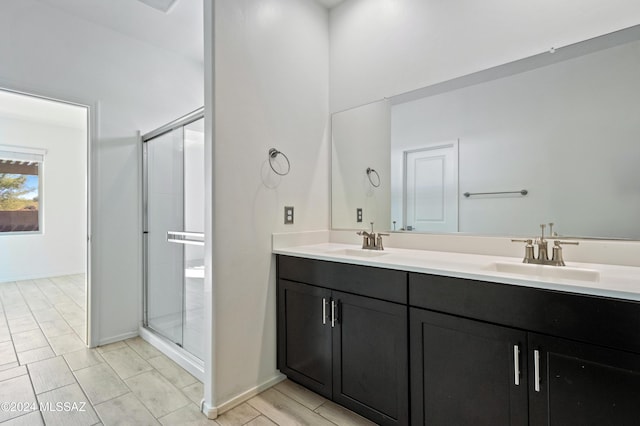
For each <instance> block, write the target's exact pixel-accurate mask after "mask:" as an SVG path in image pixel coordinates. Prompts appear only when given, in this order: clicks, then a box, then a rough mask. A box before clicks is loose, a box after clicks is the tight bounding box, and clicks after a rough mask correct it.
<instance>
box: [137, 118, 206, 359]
mask: <svg viewBox="0 0 640 426" xmlns="http://www.w3.org/2000/svg"><path fill="white" fill-rule="evenodd" d="M203 115H204V112H203V110H202V109H199V110H197V111H194V112H192V113H191V114H188V115H186V116H184V117H182V118H180V119H178V120H176V121H174V122H171V123H169V124H167V125H165V126H163V127H161V128H159V129H157V130H154V131H152V132H150V133H147V134H145V135H143V136H142V144H143V198H144V200H143V205H144V224H143V241H144V296H143V299H144V300H143V305H144V306H143V310H144V314H143V326H144V331H145V333H141V335H142V336H143V338H145V335H146V334H147V333H146V331H150V332H151V333H152V335H153V336H152V337H153V339H152V340H151V339H150V341H151V342H152V343H154V342H155V343H158V342H159V343H160V344H159V345H156V346H157V347H159V348H160V349H161V350H162V349H163V348H164V349H169V351H170V352H171V353H172V354H173V355H174V356H175V355H176V354H178V355H177V356H179V357H185V358H188V359H189V362H190V364H194V363H195V365H201V364H202V362H201V360H202V359H203V350H204V342H203V332H202V331H203V320H204V318H203V315H204V312H203V310H204V306H203V299H204V183H205V178H204V118H203ZM176 347H177V348H181V349H175V348H176ZM167 355H169V354H167ZM172 358H173V357H172ZM194 361H195V362H194Z"/></svg>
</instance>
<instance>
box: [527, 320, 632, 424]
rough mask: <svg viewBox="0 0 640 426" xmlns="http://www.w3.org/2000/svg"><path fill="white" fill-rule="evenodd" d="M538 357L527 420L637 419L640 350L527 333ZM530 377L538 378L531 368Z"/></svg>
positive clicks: (620, 421)
mask: <svg viewBox="0 0 640 426" xmlns="http://www.w3.org/2000/svg"><path fill="white" fill-rule="evenodd" d="M529 346H530V348H532V353H533V354H534V356H535V357H538V359H539V361H538V362H539V367H538V369H537V370H538V377H539V384H538V386H536V385H535V382H534V386H532V387H531V388H530V390H529V401H530V403H529V410H530V417H531V425H580V426H582V425H594V426H595V425H598V426H599V425H616V426H617V425H620V426H622V425H630V426H631V425H637V424H638V422H640V355H638V354H633V353H629V352H624V351H618V350H613V349H609V348H603V347H601V346H596V345H588V344H584V343H578V342H574V341H571V340H567V339H558V338H554V337H549V336H543V335H539V334H534V333H530V334H529ZM529 375H530V377H531V379H530V380H536V377H535V376H536V372H535V369H534V368H530V372H529Z"/></svg>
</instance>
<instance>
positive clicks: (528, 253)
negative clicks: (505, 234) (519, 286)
mask: <svg viewBox="0 0 640 426" xmlns="http://www.w3.org/2000/svg"><path fill="white" fill-rule="evenodd" d="M511 242H512V243H527V245H525V246H524V258H523V259H522V263H533V261H534V259H535V255H534V253H533V240H532V239H531V238H529V239H526V240H511Z"/></svg>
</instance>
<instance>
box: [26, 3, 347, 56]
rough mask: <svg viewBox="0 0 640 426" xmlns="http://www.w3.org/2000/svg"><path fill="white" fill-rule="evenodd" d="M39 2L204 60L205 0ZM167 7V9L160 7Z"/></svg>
mask: <svg viewBox="0 0 640 426" xmlns="http://www.w3.org/2000/svg"><path fill="white" fill-rule="evenodd" d="M37 1H39V2H41V3H45V4H47V5H49V6H51V7H54V8H57V9H59V10H61V11H64V12H66V13H69V14H71V15H75V16H77V17H79V18H82V19H85V20H87V21H90V22H93V23H94V24H97V25H100V26H103V27H106V28H109V29H111V30H113V31H117V32H119V33H121V34H124V35H126V36H129V37H132V38H135V39H138V40H142V41H145V42H147V43H150V44H153V45H155V46H157V47H160V48H163V49H167V50H170V51H172V52H174V53H178V54H180V55H182V56H185V57H187V58H190V59H192V60H195V61H198V62H199V63H204V30H203V26H204V25H203V19H204V18H203V17H204V12H203V2H202V1H201V0H176V1H169V0H37ZM315 1H316V2H318V3H319V4H321V5H323V6H324V7H326V8H332V7H335V6H337V5H338V4H340V3H342V2H343V1H344V0H315ZM154 6H155V8H154ZM167 7H168V11H167V12H163V11H162V10H159V9H163V8H164V9H167Z"/></svg>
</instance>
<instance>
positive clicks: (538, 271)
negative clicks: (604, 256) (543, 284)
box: [487, 262, 600, 282]
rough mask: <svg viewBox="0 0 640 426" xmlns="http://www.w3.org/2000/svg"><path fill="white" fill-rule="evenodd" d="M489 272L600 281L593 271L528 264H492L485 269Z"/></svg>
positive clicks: (597, 274) (597, 272)
mask: <svg viewBox="0 0 640 426" xmlns="http://www.w3.org/2000/svg"><path fill="white" fill-rule="evenodd" d="M487 269H488V270H490V271H496V272H504V273H508V274H518V275H525V276H528V277H538V278H562V279H567V280H576V281H590V282H598V281H600V272H599V271H596V270H594V269H586V268H573V267H570V266H550V265H534V264H530V263H513V262H494V263H491V264H490V265H489V267H488V268H487Z"/></svg>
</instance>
